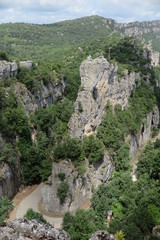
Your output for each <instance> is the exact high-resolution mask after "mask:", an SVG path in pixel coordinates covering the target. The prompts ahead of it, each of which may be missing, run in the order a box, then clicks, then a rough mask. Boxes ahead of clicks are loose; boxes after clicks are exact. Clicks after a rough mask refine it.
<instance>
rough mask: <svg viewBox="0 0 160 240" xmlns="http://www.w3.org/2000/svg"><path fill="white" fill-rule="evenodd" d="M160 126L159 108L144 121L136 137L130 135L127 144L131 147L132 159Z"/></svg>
mask: <svg viewBox="0 0 160 240" xmlns="http://www.w3.org/2000/svg"><path fill="white" fill-rule="evenodd" d="M158 124H159V110H158V107H155V109H154V110H153V111H152V112H150V113H149V114H148V115H147V116H146V118H145V119H144V120H143V124H142V125H141V128H140V130H139V131H138V133H137V134H136V135H129V136H128V137H127V138H126V142H127V143H129V145H130V157H131V159H133V158H135V156H136V155H137V153H138V151H139V148H141V147H142V146H143V145H144V144H145V143H146V142H147V141H148V140H149V139H150V137H151V134H152V128H157V126H158Z"/></svg>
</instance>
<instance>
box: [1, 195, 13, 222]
mask: <svg viewBox="0 0 160 240" xmlns="http://www.w3.org/2000/svg"><path fill="white" fill-rule="evenodd" d="M12 209H13V205H12V201H10V200H9V199H8V197H7V196H2V197H1V198H0V224H2V223H3V222H4V220H5V219H7V218H8V216H9V212H10V211H11V210H12Z"/></svg>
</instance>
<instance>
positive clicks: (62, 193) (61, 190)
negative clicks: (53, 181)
mask: <svg viewBox="0 0 160 240" xmlns="http://www.w3.org/2000/svg"><path fill="white" fill-rule="evenodd" d="M68 192H69V185H68V183H66V182H61V183H60V185H59V187H58V189H57V196H58V197H59V199H60V203H61V204H63V203H64V202H65V198H66V197H67V194H68Z"/></svg>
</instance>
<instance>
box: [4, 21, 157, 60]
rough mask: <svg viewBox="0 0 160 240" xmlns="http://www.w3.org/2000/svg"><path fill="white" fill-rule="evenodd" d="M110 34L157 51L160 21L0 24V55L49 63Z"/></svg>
mask: <svg viewBox="0 0 160 240" xmlns="http://www.w3.org/2000/svg"><path fill="white" fill-rule="evenodd" d="M113 34H116V35H117V34H118V35H129V36H138V37H141V38H145V39H146V40H152V41H153V46H154V48H155V50H158V51H160V21H151V22H133V23H128V24H125V23H124V24H123V23H117V22H116V21H115V20H113V19H106V18H103V17H100V16H90V17H83V18H79V19H75V20H69V21H63V22H58V23H53V24H44V25H38V24H25V23H7V24H0V51H5V52H6V53H8V54H9V55H10V56H12V58H16V59H33V60H34V59H35V60H40V59H42V58H46V56H47V58H48V59H52V57H53V56H54V55H55V54H59V53H62V52H64V51H66V50H69V49H70V48H72V47H74V46H78V47H79V46H82V45H83V44H84V43H87V42H90V41H92V42H93V41H94V40H97V39H100V38H105V37H107V36H108V35H113Z"/></svg>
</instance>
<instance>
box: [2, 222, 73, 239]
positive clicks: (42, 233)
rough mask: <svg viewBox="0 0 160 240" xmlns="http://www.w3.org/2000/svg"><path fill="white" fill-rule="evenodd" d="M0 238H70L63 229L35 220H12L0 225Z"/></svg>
mask: <svg viewBox="0 0 160 240" xmlns="http://www.w3.org/2000/svg"><path fill="white" fill-rule="evenodd" d="M0 239H1V240H32V239H34V240H42V239H45V240H58V239H59V240H70V236H69V234H68V233H67V232H65V231H64V230H58V229H56V228H53V227H51V226H49V225H47V224H43V223H41V222H38V221H36V220H32V221H28V220H25V219H18V220H14V221H13V222H9V223H7V225H6V226H3V227H0Z"/></svg>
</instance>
